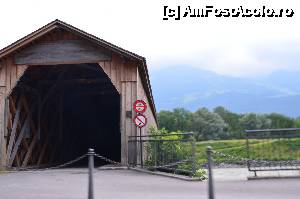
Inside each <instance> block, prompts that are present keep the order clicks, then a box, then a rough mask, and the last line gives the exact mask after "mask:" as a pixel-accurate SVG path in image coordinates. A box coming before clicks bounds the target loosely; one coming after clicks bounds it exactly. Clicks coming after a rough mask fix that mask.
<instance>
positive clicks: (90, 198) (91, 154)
mask: <svg viewBox="0 0 300 199" xmlns="http://www.w3.org/2000/svg"><path fill="white" fill-rule="evenodd" d="M94 155H95V151H94V149H89V150H88V157H89V193H88V199H94V183H93V170H94Z"/></svg>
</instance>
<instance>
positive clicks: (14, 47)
mask: <svg viewBox="0 0 300 199" xmlns="http://www.w3.org/2000/svg"><path fill="white" fill-rule="evenodd" d="M57 28H62V29H64V30H66V31H68V32H71V33H73V34H75V35H77V36H79V37H81V38H83V39H86V40H88V41H90V42H92V43H94V44H96V45H99V46H101V47H103V48H105V49H108V50H110V51H112V52H114V53H117V54H119V55H121V56H123V57H127V58H129V59H133V60H136V61H138V63H140V64H139V68H140V71H141V73H140V75H141V79H142V83H143V86H144V89H145V92H146V95H147V98H148V100H149V103H150V107H151V109H152V111H153V114H154V117H155V119H157V118H156V109H155V104H154V99H153V95H152V89H151V84H150V79H149V74H148V69H147V64H146V59H145V58H144V57H142V56H140V55H137V54H135V53H133V52H130V51H128V50H125V49H123V48H121V47H119V46H116V45H114V44H112V43H110V42H107V41H105V40H103V39H100V38H98V37H96V36H94V35H91V34H89V33H87V32H84V31H82V30H80V29H78V28H76V27H74V26H72V25H70V24H67V23H65V22H63V21H60V20H58V19H56V20H55V21H52V22H50V23H49V24H47V25H45V26H43V27H41V28H40V29H38V30H36V31H34V32H32V33H30V34H29V35H27V36H25V37H23V38H21V39H19V40H17V41H16V42H14V43H12V44H11V45H9V46H7V47H5V48H3V49H1V50H0V60H1V59H3V58H5V57H7V56H9V55H11V54H12V53H14V52H16V51H18V50H19V49H22V48H23V47H25V46H27V45H30V43H31V42H33V41H35V40H37V39H39V38H41V37H42V36H44V35H46V34H47V33H49V32H51V31H53V30H55V29H57Z"/></svg>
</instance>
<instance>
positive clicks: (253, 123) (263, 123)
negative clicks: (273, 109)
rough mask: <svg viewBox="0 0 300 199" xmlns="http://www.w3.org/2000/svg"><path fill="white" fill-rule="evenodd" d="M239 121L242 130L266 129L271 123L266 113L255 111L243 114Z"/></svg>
mask: <svg viewBox="0 0 300 199" xmlns="http://www.w3.org/2000/svg"><path fill="white" fill-rule="evenodd" d="M239 122H240V124H241V126H242V128H243V129H244V130H251V129H252V130H253V129H268V128H270V127H271V125H272V120H271V119H269V118H268V117H267V116H266V115H259V114H255V113H247V114H244V115H243V116H242V117H241V118H240V119H239Z"/></svg>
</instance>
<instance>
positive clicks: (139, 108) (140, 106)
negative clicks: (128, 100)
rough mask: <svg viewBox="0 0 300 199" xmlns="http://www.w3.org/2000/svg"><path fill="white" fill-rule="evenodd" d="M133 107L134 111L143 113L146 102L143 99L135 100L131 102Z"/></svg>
mask: <svg viewBox="0 0 300 199" xmlns="http://www.w3.org/2000/svg"><path fill="white" fill-rule="evenodd" d="M133 109H134V111H135V112H136V113H144V112H145V111H146V109H147V104H146V102H145V101H144V100H136V101H135V102H134V103H133Z"/></svg>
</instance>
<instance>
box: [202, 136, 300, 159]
mask: <svg viewBox="0 0 300 199" xmlns="http://www.w3.org/2000/svg"><path fill="white" fill-rule="evenodd" d="M196 146H197V148H196V153H197V160H198V163H200V164H201V163H205V162H206V156H205V149H206V147H207V146H211V147H213V149H214V150H215V151H218V152H221V153H223V154H225V155H228V156H227V157H226V156H225V157H222V156H216V157H215V161H216V162H219V163H221V162H225V163H226V162H231V163H235V162H238V161H239V159H240V160H242V159H243V158H248V155H247V148H246V140H216V141H204V142H197V145H196ZM249 155H250V159H255V160H272V161H279V160H300V138H292V139H280V140H279V139H273V140H272V139H266V140H257V139H252V140H249ZM230 156H231V157H236V159H235V158H230Z"/></svg>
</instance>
